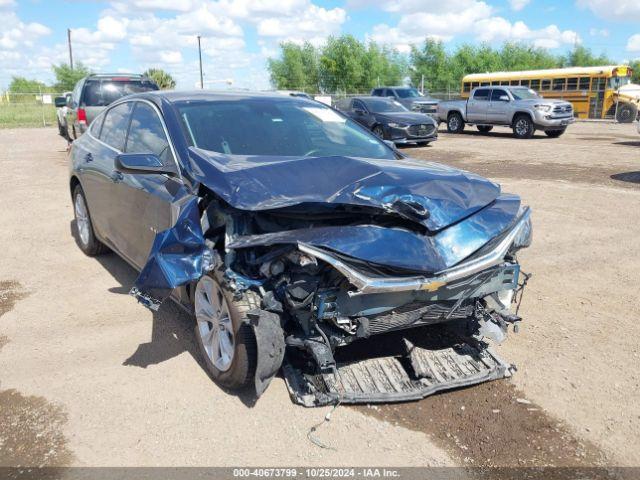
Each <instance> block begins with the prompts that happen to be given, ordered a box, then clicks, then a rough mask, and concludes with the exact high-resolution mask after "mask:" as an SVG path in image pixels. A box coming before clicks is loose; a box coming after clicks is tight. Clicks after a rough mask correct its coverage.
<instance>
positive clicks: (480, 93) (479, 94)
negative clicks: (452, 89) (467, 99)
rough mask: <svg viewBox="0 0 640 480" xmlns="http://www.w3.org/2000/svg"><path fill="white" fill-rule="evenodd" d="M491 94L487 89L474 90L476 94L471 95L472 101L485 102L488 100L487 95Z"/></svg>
mask: <svg viewBox="0 0 640 480" xmlns="http://www.w3.org/2000/svg"><path fill="white" fill-rule="evenodd" d="M490 92H491V90H490V89H488V88H479V89H478V90H476V93H474V94H473V99H474V100H480V101H487V100H489V93H490Z"/></svg>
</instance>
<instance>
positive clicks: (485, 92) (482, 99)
mask: <svg viewBox="0 0 640 480" xmlns="http://www.w3.org/2000/svg"><path fill="white" fill-rule="evenodd" d="M490 95H491V89H490V88H478V89H476V90H475V92H474V93H473V97H472V98H469V100H468V101H467V122H469V123H483V122H486V121H487V109H488V108H489V98H490Z"/></svg>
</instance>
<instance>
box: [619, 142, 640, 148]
mask: <svg viewBox="0 0 640 480" xmlns="http://www.w3.org/2000/svg"><path fill="white" fill-rule="evenodd" d="M613 144H614V145H624V146H626V147H640V141H637V142H636V141H633V142H613Z"/></svg>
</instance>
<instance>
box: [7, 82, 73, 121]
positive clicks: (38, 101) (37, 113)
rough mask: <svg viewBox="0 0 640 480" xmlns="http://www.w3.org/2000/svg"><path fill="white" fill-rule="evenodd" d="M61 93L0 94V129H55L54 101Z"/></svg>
mask: <svg viewBox="0 0 640 480" xmlns="http://www.w3.org/2000/svg"><path fill="white" fill-rule="evenodd" d="M57 96H62V94H61V93H55V92H33V93H22V92H21V93H16V92H9V91H5V92H2V93H1V94H0V128H17V127H52V126H53V127H55V126H56V125H57V120H56V107H55V105H54V100H55V98H56V97H57Z"/></svg>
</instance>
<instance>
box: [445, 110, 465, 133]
mask: <svg viewBox="0 0 640 480" xmlns="http://www.w3.org/2000/svg"><path fill="white" fill-rule="evenodd" d="M463 130H464V119H463V118H462V115H460V114H459V113H458V112H453V113H451V114H450V115H449V117H448V118H447V131H448V132H449V133H462V131H463Z"/></svg>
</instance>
